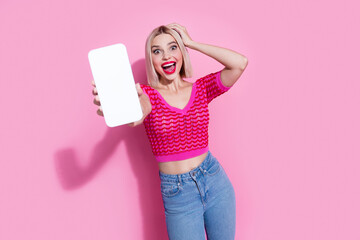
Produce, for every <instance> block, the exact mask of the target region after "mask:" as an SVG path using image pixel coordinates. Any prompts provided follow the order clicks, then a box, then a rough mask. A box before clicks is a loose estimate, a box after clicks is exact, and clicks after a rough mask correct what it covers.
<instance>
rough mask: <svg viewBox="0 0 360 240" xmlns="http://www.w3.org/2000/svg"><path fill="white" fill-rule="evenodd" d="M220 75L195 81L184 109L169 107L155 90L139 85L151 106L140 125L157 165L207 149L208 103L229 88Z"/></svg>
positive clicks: (197, 153)
mask: <svg viewBox="0 0 360 240" xmlns="http://www.w3.org/2000/svg"><path fill="white" fill-rule="evenodd" d="M220 75H221V71H219V72H216V73H211V74H209V75H206V76H205V77H202V78H199V79H197V80H196V81H195V82H194V83H193V86H192V91H191V96H190V99H189V102H188V103H187V104H186V106H185V107H184V108H183V109H180V108H176V107H173V106H171V105H170V104H169V103H167V102H166V100H165V99H164V98H163V97H162V96H161V94H160V93H159V92H158V91H157V90H156V89H154V88H152V87H150V86H147V85H143V84H140V86H141V88H142V89H143V91H144V93H145V94H147V95H148V96H149V99H150V102H151V106H152V110H151V112H150V114H149V115H148V116H147V117H146V118H145V119H144V122H143V124H144V126H145V130H146V134H147V136H148V138H149V141H150V144H151V148H152V152H153V154H154V156H155V159H156V160H157V161H158V162H170V161H179V160H184V159H189V158H192V157H196V156H199V155H201V154H203V153H205V152H207V151H208V150H209V147H208V138H209V134H208V127H209V109H208V104H209V103H210V102H211V101H212V100H213V99H214V98H216V97H217V96H219V95H221V94H223V93H224V92H226V91H228V90H229V89H230V87H226V86H224V85H223V84H222V82H221V79H220Z"/></svg>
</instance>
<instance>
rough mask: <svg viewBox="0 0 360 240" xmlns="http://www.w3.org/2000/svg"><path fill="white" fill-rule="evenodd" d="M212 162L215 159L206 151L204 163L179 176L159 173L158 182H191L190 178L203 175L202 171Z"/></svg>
mask: <svg viewBox="0 0 360 240" xmlns="http://www.w3.org/2000/svg"><path fill="white" fill-rule="evenodd" d="M214 160H215V161H216V159H215V158H214V156H213V155H212V154H211V152H210V151H208V153H207V155H206V157H205V159H204V161H203V162H202V163H201V164H200V165H199V166H197V167H196V168H194V169H193V170H191V171H189V172H186V173H181V174H166V173H163V172H160V171H159V176H160V180H161V181H165V182H187V181H192V176H193V177H197V176H198V175H199V174H201V173H202V174H204V170H205V169H206V168H207V166H208V165H209V164H210V163H211V162H212V161H214ZM205 171H206V170H205Z"/></svg>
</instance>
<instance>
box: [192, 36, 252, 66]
mask: <svg viewBox="0 0 360 240" xmlns="http://www.w3.org/2000/svg"><path fill="white" fill-rule="evenodd" d="M187 47H188V48H191V49H193V50H196V51H199V52H201V53H203V54H205V55H207V56H209V57H211V58H213V59H215V60H216V61H218V62H219V63H221V64H222V65H224V66H225V68H226V69H229V70H232V69H234V70H235V69H236V70H241V71H243V70H244V69H245V68H246V65H247V58H246V57H245V56H244V55H242V54H240V53H237V52H235V51H232V50H230V49H226V48H222V47H217V46H213V45H209V44H204V43H199V42H195V41H191V42H190V43H188V44H187Z"/></svg>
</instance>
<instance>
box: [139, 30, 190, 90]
mask: <svg viewBox="0 0 360 240" xmlns="http://www.w3.org/2000/svg"><path fill="white" fill-rule="evenodd" d="M160 34H170V35H171V36H172V37H173V38H174V39H175V41H176V42H177V44H178V46H179V49H180V51H181V54H182V57H183V64H182V66H181V69H180V76H181V77H183V78H190V77H192V67H191V63H190V58H189V54H188V52H187V50H186V48H185V45H184V43H183V41H182V39H181V37H180V35H179V33H177V32H176V31H175V30H173V29H171V28H169V27H167V26H160V27H157V28H155V29H154V30H153V31H152V32H151V33H150V35H149V36H148V38H147V39H146V45H145V60H146V75H147V80H148V83H149V85H150V86H152V87H155V86H157V85H158V84H159V74H158V73H157V72H156V70H155V68H154V65H153V62H152V57H151V53H152V52H151V44H152V42H153V40H154V38H155V37H156V36H158V35H160Z"/></svg>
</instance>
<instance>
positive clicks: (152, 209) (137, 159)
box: [54, 59, 167, 240]
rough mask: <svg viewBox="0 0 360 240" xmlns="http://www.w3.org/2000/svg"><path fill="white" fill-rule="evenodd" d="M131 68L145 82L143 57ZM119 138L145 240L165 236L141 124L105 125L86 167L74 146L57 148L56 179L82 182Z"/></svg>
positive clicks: (74, 185) (72, 186)
mask: <svg viewBox="0 0 360 240" xmlns="http://www.w3.org/2000/svg"><path fill="white" fill-rule="evenodd" d="M131 67H132V71H133V74H134V78H135V80H136V82H140V83H142V84H146V83H147V82H146V73H145V60H144V59H140V60H138V61H136V62H135V63H133V64H132V66H131ZM95 117H96V116H95ZM122 141H123V142H124V143H125V144H124V145H125V146H126V148H127V152H128V156H129V159H130V165H131V167H132V170H133V172H134V175H135V176H136V178H137V183H138V189H139V196H140V208H141V211H142V220H143V226H144V229H143V231H144V232H143V236H144V239H146V240H155V239H156V240H157V239H166V238H167V233H166V225H165V215H164V208H163V205H162V199H161V193H160V187H159V186H160V185H159V184H160V180H159V177H158V167H157V164H156V162H155V161H149V158H150V159H153V155H152V152H151V148H150V144H149V141H148V139H147V137H146V134H145V129H144V126H143V125H139V126H137V127H134V128H132V127H129V126H127V125H124V126H119V127H115V128H107V130H106V132H105V134H104V137H103V138H102V139H101V140H100V141H99V142H98V143H97V144H96V145H95V146H94V147H93V150H92V154H91V157H90V159H89V160H88V161H87V162H88V165H87V166H86V167H82V166H81V167H80V164H79V162H81V161H78V159H77V157H76V149H73V148H66V149H61V150H59V151H57V152H56V153H55V156H54V157H55V169H56V172H57V175H58V178H59V181H60V183H61V185H62V187H63V188H64V189H65V190H68V191H71V190H76V189H78V188H80V187H81V186H83V185H85V184H86V183H88V182H89V181H90V180H91V179H92V178H93V177H94V176H95V175H96V173H97V172H99V171H100V169H101V168H102V166H104V164H105V163H106V161H107V160H108V159H109V158H110V156H111V155H112V154H113V153H114V151H115V150H116V147H117V146H118V144H120V143H121V142H122ZM154 192H155V193H158V194H154ZM149 196H151V197H149Z"/></svg>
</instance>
